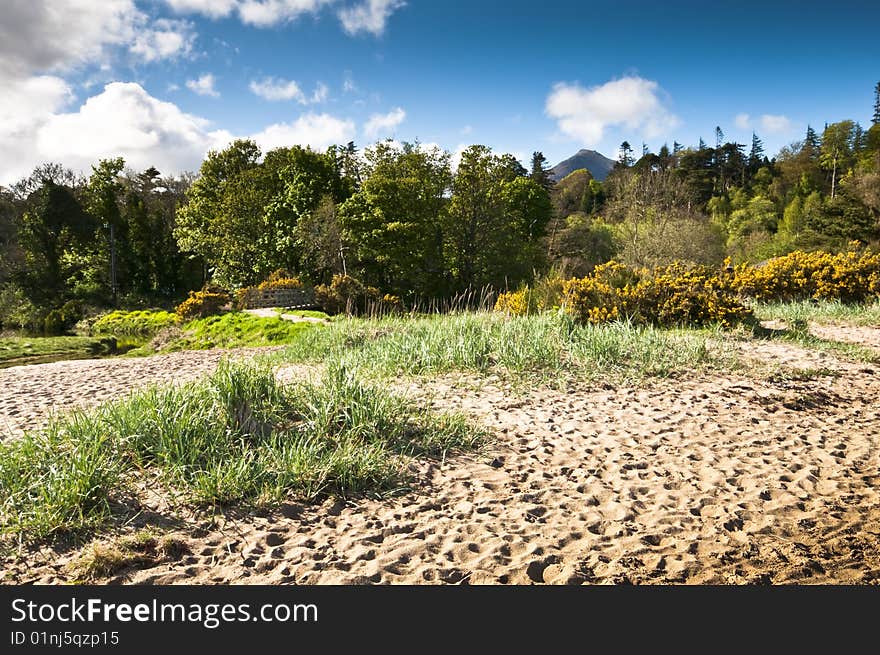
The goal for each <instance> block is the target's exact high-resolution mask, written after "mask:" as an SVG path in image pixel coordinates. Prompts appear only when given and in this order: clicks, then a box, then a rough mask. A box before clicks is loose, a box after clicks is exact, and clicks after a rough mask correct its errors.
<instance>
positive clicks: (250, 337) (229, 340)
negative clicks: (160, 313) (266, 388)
mask: <svg viewBox="0 0 880 655" xmlns="http://www.w3.org/2000/svg"><path fill="white" fill-rule="evenodd" d="M314 325H315V324H314V323H305V322H303V323H294V322H291V321H285V320H283V319H281V318H280V317H276V316H271V317H262V316H253V315H251V314H248V313H246V312H227V313H225V314H222V315H220V316H208V317H207V318H199V319H195V320H192V321H190V322H188V323H185V324H183V325H181V329H180V331H175V332H174V333H173V334H168V335H167V337H168V338H166V339H165V340H164V343H162V345H161V348H160V349H161V350H163V351H177V350H205V349H208V348H242V347H248V348H251V347H259V346H277V345H280V344H286V343H291V342H292V341H294V340H295V339H296V338H297V337H298V336H299V335H300V334H301V333H302V332H303V331H305V330H308V329H310V328H313V327H314Z"/></svg>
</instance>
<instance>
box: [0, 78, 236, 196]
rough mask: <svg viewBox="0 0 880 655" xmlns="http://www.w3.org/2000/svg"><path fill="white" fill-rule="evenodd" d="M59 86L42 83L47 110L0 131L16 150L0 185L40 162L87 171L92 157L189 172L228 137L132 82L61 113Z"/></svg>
mask: <svg viewBox="0 0 880 655" xmlns="http://www.w3.org/2000/svg"><path fill="white" fill-rule="evenodd" d="M62 85H63V83H61V84H59V83H58V82H56V81H53V80H51V79H47V80H45V81H44V86H43V88H42V93H43V97H44V98H45V99H46V100H47V101H49V102H55V103H56V104H55V107H54V108H53V110H52V111H49V112H46V113H44V114H42V115H40V116H38V117H36V118H35V119H34V120H33V121H32V122H31V124H30V125H27V126H23V128H22V129H19V130H18V131H17V132H16V133H15V134H14V135H11V136H10V135H8V134H4V133H2V132H0V142H2V143H3V146H4V148H6V147H9V146H11V147H12V151H13V152H15V153H17V154H20V157H18V158H6V157H4V158H3V159H2V161H0V183H3V184H9V183H11V182H13V181H15V180H17V179H19V178H20V177H22V176H24V175H26V174H27V173H28V172H29V171H30V170H31V169H32V168H33V167H34V166H36V165H37V164H40V163H42V162H46V161H57V162H61V163H63V164H64V165H65V166H69V167H71V168H73V169H75V170H81V171H87V170H89V167H90V166H91V165H92V164H94V163H95V162H96V161H97V160H98V159H101V158H107V157H118V156H121V157H124V158H125V161H126V163H127V164H128V165H129V166H131V167H132V168H135V169H143V168H147V167H148V166H156V167H157V168H158V169H159V170H160V171H162V172H166V173H171V172H179V171H183V170H194V169H196V168H198V166H199V164H200V163H201V161H202V159H203V157H204V155H205V153H206V152H207V151H208V150H210V149H212V148H218V147H223V146H224V145H225V144H227V143H228V142H229V141H230V140H231V139H232V135H231V134H230V133H229V132H226V131H224V130H211V129H210V123H209V122H208V121H206V120H204V119H202V118H199V117H197V116H192V115H190V114H187V113H184V112H183V111H181V110H180V109H179V108H178V107H177V106H176V105H174V104H173V103H170V102H163V101H161V100H158V99H156V98H154V97H152V96H150V95H149V94H148V93H147V92H146V91H145V90H144V89H143V88H142V87H141V86H140V85H139V84H135V83H123V82H113V83H111V84H108V85H106V86H105V87H104V90H103V91H102V92H101V93H100V94H98V95H96V96H93V97H91V98H89V99H88V100H86V102H85V103H83V104H82V106H81V107H79V108H78V109H77V110H76V111H72V112H67V113H63V112H61V111H60V110H61V108H62V106H63V105H64V104H65V103H66V102H67V101H68V98H67V93H68V91H66V90H65V88H64V87H63V86H62ZM29 97H31V98H33V97H35V96H34V95H33V94H31V95H30V96H29Z"/></svg>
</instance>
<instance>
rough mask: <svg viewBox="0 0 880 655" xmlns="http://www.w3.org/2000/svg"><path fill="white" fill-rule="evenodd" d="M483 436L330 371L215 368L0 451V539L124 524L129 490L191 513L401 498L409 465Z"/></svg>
mask: <svg viewBox="0 0 880 655" xmlns="http://www.w3.org/2000/svg"><path fill="white" fill-rule="evenodd" d="M480 439H481V433H480V431H479V430H478V429H476V428H474V427H472V426H471V425H470V424H469V423H468V422H467V421H466V420H465V419H464V418H463V417H461V416H458V415H451V414H444V415H436V414H433V413H429V411H428V410H426V409H422V408H419V407H417V406H415V405H412V404H410V403H408V402H407V401H405V400H403V399H401V398H399V397H396V396H392V395H391V394H389V393H388V392H387V391H385V390H384V389H381V388H379V387H374V386H368V385H365V384H364V383H362V382H361V381H360V380H358V379H356V378H355V377H354V376H353V375H352V374H351V373H350V372H349V371H348V370H346V369H344V368H343V367H340V366H331V367H330V368H329V370H328V371H327V373H326V374H325V375H324V376H323V378H322V379H321V381H319V382H301V383H298V384H295V385H292V386H290V387H282V386H279V384H278V383H277V382H276V381H275V377H274V375H273V373H272V372H271V371H270V370H267V369H260V368H253V367H248V366H245V365H241V364H223V365H221V366H220V367H219V368H218V370H217V371H216V372H215V373H214V374H213V375H212V376H210V377H209V378H207V379H204V380H202V381H199V382H195V383H189V384H185V385H180V386H167V387H152V388H149V389H147V390H144V391H139V392H136V393H135V394H133V395H132V396H130V397H128V398H126V399H124V400H121V401H116V402H113V403H109V404H105V405H102V406H100V407H98V408H96V409H93V410H89V411H76V412H74V413H72V414H70V415H67V416H63V417H60V418H57V419H55V420H54V421H53V422H52V423H51V424H50V425H49V426H48V427H47V428H46V429H45V430H42V431H38V432H30V433H28V434H26V435H25V436H24V437H23V438H21V439H15V440H12V441H10V442H7V443H4V444H0V499H2V500H0V535H2V536H3V537H5V538H8V539H14V540H16V541H17V542H26V543H31V542H38V541H42V540H46V539H49V538H52V537H54V536H56V535H61V534H64V533H71V532H81V531H84V530H92V529H95V528H99V527H101V526H103V525H106V524H107V523H108V522H109V521H111V520H116V521H118V522H120V523H121V522H122V521H123V520H125V518H126V509H125V507H126V505H125V502H126V501H127V500H128V498H129V497H130V496H131V494H132V493H133V492H134V490H135V489H136V488H137V487H138V486H143V485H146V484H149V486H150V487H151V489H153V490H154V491H155V492H158V493H160V494H166V495H169V496H170V495H172V494H174V495H179V496H180V495H182V498H183V499H184V500H185V501H189V502H190V503H191V504H195V505H203V506H204V505H208V506H210V505H227V504H230V503H235V502H249V503H252V504H261V505H266V504H271V503H277V502H279V501H281V500H283V499H284V498H287V497H289V496H294V497H299V498H302V499H305V500H313V499H316V498H320V497H322V496H326V495H328V494H338V495H342V496H349V495H354V494H363V493H373V494H376V493H381V492H384V491H390V490H392V489H395V488H399V486H400V484H401V482H403V481H404V480H405V478H406V477H407V473H406V465H407V462H408V459H409V458H410V457H412V456H418V455H424V456H429V457H433V456H437V457H439V456H445V454H446V453H447V452H448V451H450V450H457V449H462V448H474V447H476V446H477V445H479V442H480Z"/></svg>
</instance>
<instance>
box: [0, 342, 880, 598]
mask: <svg viewBox="0 0 880 655" xmlns="http://www.w3.org/2000/svg"><path fill="white" fill-rule="evenodd" d="M865 329H868V328H860V330H865ZM868 330H870V329H868ZM849 334H852V332H850V333H849ZM872 334H873V336H876V333H872ZM753 345H754V344H753V343H752V344H746V345H745V346H744V347H746V348H749V347H751V346H753ZM751 354H752V356H754V357H756V358H758V359H760V360H761V361H762V362H764V363H765V364H766V363H768V362H769V363H770V364H771V365H772V366H775V367H777V368H778V369H779V370H780V371H785V370H797V369H803V368H807V367H817V362H819V363H820V366H819V367H821V368H823V369H827V370H828V372H830V373H831V374H829V375H823V376H819V377H817V378H813V379H809V380H799V379H798V376H797V375H792V376H785V375H751V376H747V375H745V374H743V375H725V376H718V375H714V376H706V375H694V376H682V377H679V378H678V379H674V380H655V381H653V382H650V383H648V384H645V385H642V386H638V387H626V386H620V387H614V386H612V385H608V384H605V385H597V386H592V387H589V386H572V387H570V388H568V389H564V390H559V389H556V390H554V389H550V388H534V389H525V390H520V391H514V390H512V389H510V388H509V387H508V386H507V385H506V384H505V383H504V382H503V381H501V380H499V379H497V378H489V379H486V380H477V379H474V378H471V377H468V376H457V377H444V378H440V379H436V380H433V381H431V382H427V383H426V382H422V383H410V384H404V383H400V384H399V385H398V386H399V387H401V390H402V391H405V392H407V393H409V394H410V395H412V396H413V397H415V398H417V399H420V400H421V402H426V403H431V404H433V405H435V406H437V407H438V408H456V409H461V410H463V411H465V412H467V413H468V414H470V415H471V416H473V417H474V418H475V420H477V421H479V422H481V423H482V424H483V425H485V426H486V427H487V428H488V429H489V430H490V431H491V432H492V434H493V435H494V442H493V444H492V445H491V447H490V448H489V449H488V451H487V452H486V453H483V454H480V455H466V456H457V457H454V458H451V459H449V460H447V461H445V462H424V463H419V464H417V465H414V467H413V474H414V478H415V484H414V488H413V489H412V491H410V492H409V493H407V494H406V495H402V496H397V497H392V498H387V499H384V500H363V499H362V500H357V501H350V502H344V501H328V502H326V503H324V504H322V505H318V506H305V505H300V504H296V503H288V504H286V505H284V506H283V507H282V508H280V510H279V511H277V512H273V513H270V514H267V515H265V516H239V515H235V514H230V515H227V516H225V517H224V516H218V517H216V518H215V519H213V520H212V519H208V518H206V517H183V518H181V519H179V521H178V523H177V525H176V526H173V527H172V528H169V529H171V530H172V531H173V532H174V534H176V535H177V536H179V537H181V538H182V539H184V540H185V541H186V542H187V543H188V545H189V548H190V551H191V553H190V554H188V555H184V556H183V557H182V558H180V559H179V560H176V561H172V562H163V563H160V564H158V565H155V566H150V567H147V568H130V569H127V570H124V571H122V572H121V573H120V574H118V575H116V576H114V577H112V578H110V579H109V580H106V581H107V582H119V583H153V584H156V583H166V584H167V583H235V584H240V583H297V584H326V583H333V584H337V583H341V584H376V583H390V584H425V583H428V584H434V583H446V584H533V583H535V584H542V583H549V584H584V583H591V584H594V583H606V584H628V583H640V584H641V583H688V584H694V583H712V584H743V583H750V584H770V583H772V584H783V583H800V584H807V583H855V584H864V583H873V584H877V583H878V582H880V416H878V412H877V409H876V408H877V407H878V406H880V384H878V383H877V377H878V376H880V367H878V366H875V365H872V364H871V365H869V364H853V363H847V362H842V361H840V360H838V359H836V358H835V357H833V356H831V355H827V354H821V353H815V352H813V351H809V350H805V349H803V348H800V347H797V346H794V345H789V344H781V343H779V342H775V341H768V342H762V343H761V344H760V347H759V348H756V349H754V351H753V352H752V353H751ZM202 355H204V354H202ZM170 361H175V360H170ZM116 362H119V363H122V360H116ZM215 362H216V360H215ZM66 364H68V366H74V364H73V363H66ZM81 364H82V366H84V367H85V368H84V369H83V370H82V371H79V370H78V369H75V368H74V369H64V368H63V367H59V368H58V369H57V372H56V373H55V375H57V376H59V377H58V382H59V385H60V388H65V387H66V385H67V383H66V382H63V381H62V378H61V377H60V376H62V375H64V376H66V375H67V374H68V372H70V373H71V374H72V373H73V372H74V371H77V374H80V376H81V377H80V379H79V381H78V383H77V385H76V386H77V387H78V388H80V389H86V388H88V385H89V384H90V383H89V382H88V381H87V379H86V378H85V377H84V376H85V371H87V370H88V369H89V367H91V366H100V365H105V366H106V365H108V364H110V362H91V363H81ZM124 365H125V366H132V364H130V363H129V362H125V363H124ZM144 365H145V366H146V365H147V364H146V363H145V364H144ZM211 365H212V364H210V363H209V361H208V360H207V359H205V360H199V361H197V362H196V361H195V360H193V369H200V370H203V369H204V368H210V366H211ZM45 366H50V367H52V366H55V367H58V364H50V365H45ZM156 366H157V369H156V370H159V369H161V366H162V365H161V364H160V363H157V364H156ZM28 370H30V371H33V370H41V369H40V367H38V366H33V367H28ZM295 373H296V372H295V371H294V372H293V373H291V371H287V373H286V376H287V377H288V378H289V377H290V376H291V375H292V374H295ZM2 374H3V373H2V372H0V375H2ZM109 374H110V369H108V370H106V371H105V372H104V373H103V374H101V375H97V376H96V377H94V378H92V379H93V380H101V379H104V377H106V376H107V375H109ZM178 374H180V370H178ZM13 375H15V374H13ZM19 375H20V376H22V378H27V377H28V373H25V372H19ZM34 375H37V376H39V375H40V374H38V373H37V374H34ZM282 377H283V376H282ZM64 379H66V377H65V378H64ZM19 384H24V382H23V381H20V382H19ZM4 386H7V387H8V386H9V383H8V382H7V384H6V385H4ZM21 388H25V387H21ZM5 392H6V390H4V393H5ZM3 407H4V408H5V409H7V410H8V407H9V404H8V402H7V404H6V405H4V406H3ZM75 556H76V553H75V552H69V553H55V552H52V551H48V550H43V551H42V552H40V553H33V554H29V555H28V557H27V560H26V561H24V560H19V561H17V562H13V561H10V562H8V563H7V564H8V565H7V567H6V568H8V570H9V573H8V574H7V575H8V578H9V580H10V581H16V582H40V583H60V582H63V581H66V580H68V579H69V573H67V571H66V569H65V564H66V562H67V561H69V560H70V559H71V558H73V557H75Z"/></svg>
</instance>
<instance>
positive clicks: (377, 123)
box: [364, 107, 406, 139]
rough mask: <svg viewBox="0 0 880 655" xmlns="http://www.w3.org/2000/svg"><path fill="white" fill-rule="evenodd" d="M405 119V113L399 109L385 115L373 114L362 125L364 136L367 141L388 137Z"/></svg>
mask: <svg viewBox="0 0 880 655" xmlns="http://www.w3.org/2000/svg"><path fill="white" fill-rule="evenodd" d="M405 119H406V112H405V111H403V109H401V108H400V107H398V108H396V109H394V110H392V111H390V112H388V113H387V114H373V115H372V116H370V119H369V120H368V121H367V122H366V124H364V135H365V136H366V137H367V138H369V139H375V138H377V137H382V136H389V134H391V133H392V132H394V130H395V128H397V126H398V125H400V124H401V123H402V122H403V121H404V120H405Z"/></svg>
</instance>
